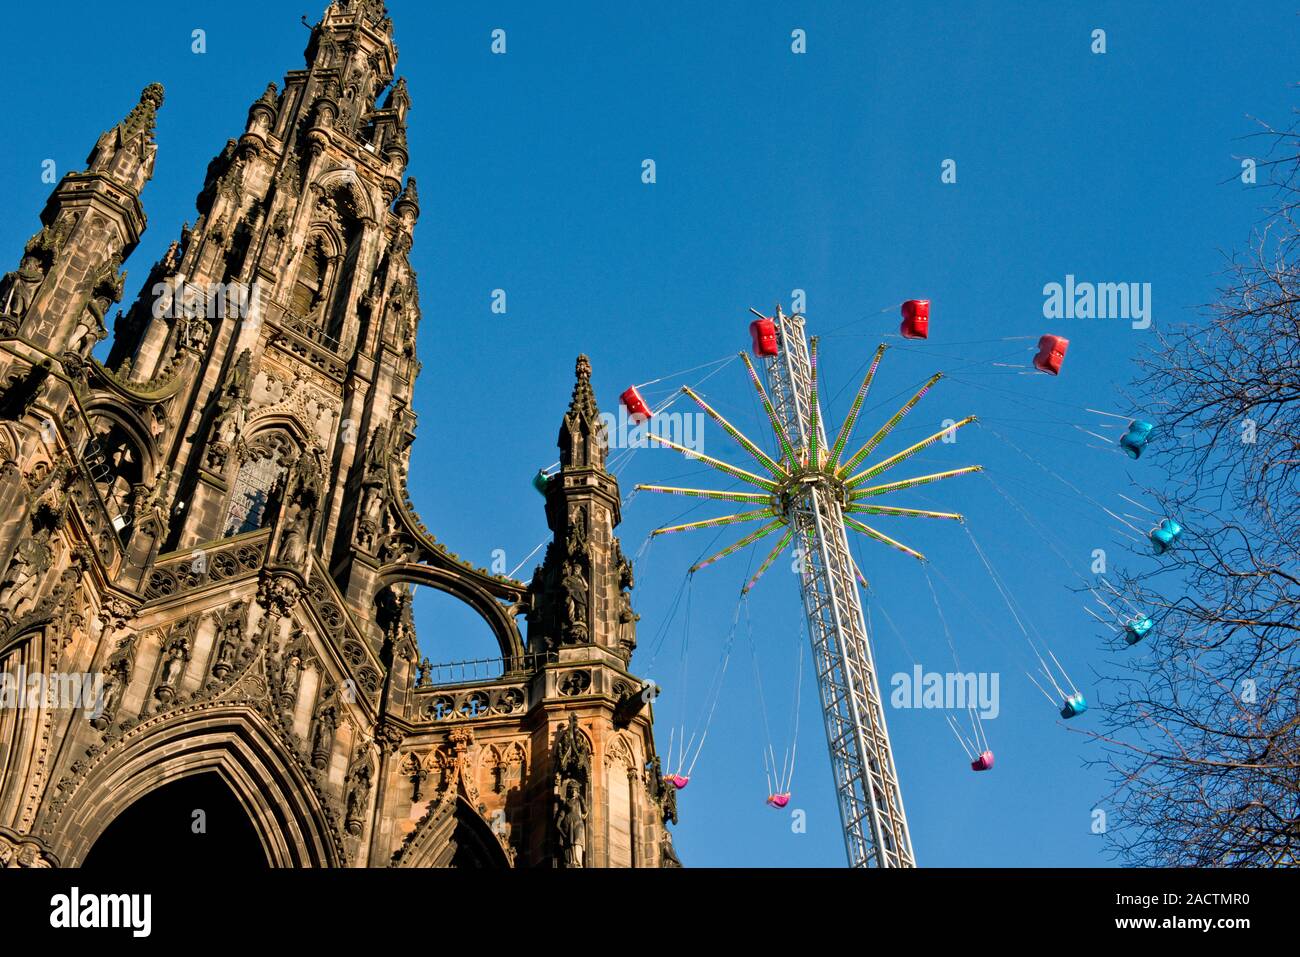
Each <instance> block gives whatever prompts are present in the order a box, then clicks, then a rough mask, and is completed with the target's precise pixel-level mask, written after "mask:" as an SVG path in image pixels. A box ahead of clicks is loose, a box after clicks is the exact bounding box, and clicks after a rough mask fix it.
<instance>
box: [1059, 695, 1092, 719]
mask: <svg viewBox="0 0 1300 957" xmlns="http://www.w3.org/2000/svg"><path fill="white" fill-rule="evenodd" d="M1087 710H1088V702H1087V701H1086V700H1085V699H1084V697H1083V695H1082V694H1080V693H1079V692H1077V691H1076V692H1075V693H1074V694H1072V695H1070V696H1069V697H1068V698H1066V699H1065V703H1064V704H1063V705H1062V706H1061V717H1062V718H1066V719H1069V718H1077V717H1078V716H1079V715H1081V714H1083V713H1084V712H1085V711H1087Z"/></svg>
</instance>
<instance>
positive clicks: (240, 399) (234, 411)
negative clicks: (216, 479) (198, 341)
mask: <svg viewBox="0 0 1300 957" xmlns="http://www.w3.org/2000/svg"><path fill="white" fill-rule="evenodd" d="M251 364H252V352H251V351H249V350H248V349H245V350H244V351H243V352H241V353H240V354H239V358H238V359H236V360H235V365H234V367H233V368H231V370H230V373H229V374H228V375H227V376H226V381H225V384H224V385H223V386H222V388H221V398H219V399H218V400H217V414H216V416H215V417H214V418H213V421H212V441H211V442H210V443H209V444H208V455H207V465H208V468H210V469H212V470H213V471H216V472H219V471H221V470H222V469H224V468H225V466H226V460H227V457H228V456H229V454H230V450H231V449H232V448H233V447H234V443H235V439H236V438H238V437H239V432H240V430H241V429H242V428H243V427H244V414H245V411H246V409H247V407H248V396H249V385H250V382H251V377H250V375H249V367H250V365H251Z"/></svg>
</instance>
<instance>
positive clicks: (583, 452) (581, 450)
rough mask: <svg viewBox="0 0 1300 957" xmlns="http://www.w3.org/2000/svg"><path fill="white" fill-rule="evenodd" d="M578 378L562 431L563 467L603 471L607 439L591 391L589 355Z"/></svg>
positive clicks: (581, 363) (579, 364)
mask: <svg viewBox="0 0 1300 957" xmlns="http://www.w3.org/2000/svg"><path fill="white" fill-rule="evenodd" d="M575 375H576V377H577V381H576V382H575V383H574V386H573V399H572V401H571V402H570V403H569V411H568V412H566V413H565V415H564V424H563V425H562V426H561V427H560V441H559V445H560V465H561V466H562V467H568V468H573V467H579V468H596V469H601V470H602V471H603V470H604V468H605V445H606V442H607V438H606V434H605V427H604V424H603V423H602V422H601V421H600V410H599V409H598V408H596V396H595V394H594V393H593V392H592V391H591V360H590V359H588V358H587V357H586V356H585V355H583V356H578V362H577V367H576V369H575Z"/></svg>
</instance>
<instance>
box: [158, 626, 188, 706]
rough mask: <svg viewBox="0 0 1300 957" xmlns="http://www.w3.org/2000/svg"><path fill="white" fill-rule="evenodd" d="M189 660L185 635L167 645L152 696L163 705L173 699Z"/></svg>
mask: <svg viewBox="0 0 1300 957" xmlns="http://www.w3.org/2000/svg"><path fill="white" fill-rule="evenodd" d="M189 660H190V639H189V637H188V636H187V635H181V636H180V637H178V638H176V639H175V640H174V641H172V643H171V644H170V645H168V647H167V656H166V657H165V658H164V659H163V663H162V669H161V670H160V671H159V672H158V687H156V688H155V689H154V692H153V695H154V697H155V698H157V699H158V700H159V701H161V702H162V703H163V704H167V703H168V702H169V701H172V700H173V699H175V697H176V688H177V686H178V685H179V684H180V680H181V675H183V674H184V673H185V665H186V664H187V663H188V662H189Z"/></svg>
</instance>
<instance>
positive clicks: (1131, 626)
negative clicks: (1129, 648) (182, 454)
mask: <svg viewBox="0 0 1300 957" xmlns="http://www.w3.org/2000/svg"><path fill="white" fill-rule="evenodd" d="M1153 627H1155V624H1154V622H1152V621H1151V619H1150V618H1148V617H1147V616H1146V615H1138V616H1137V617H1136V618H1134V619H1133V620H1132V621H1130V622H1128V623H1127V624H1125V625H1124V640H1125V641H1127V642H1128V643H1129V644H1130V645H1136V644H1137V643H1138V642H1139V641H1141V640H1142V639H1143V638H1145V637H1146V636H1147V632H1149V631H1150V630H1151V629H1152V628H1153Z"/></svg>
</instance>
